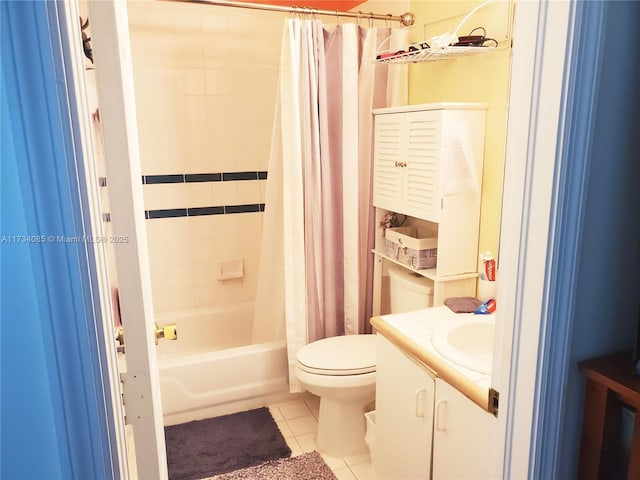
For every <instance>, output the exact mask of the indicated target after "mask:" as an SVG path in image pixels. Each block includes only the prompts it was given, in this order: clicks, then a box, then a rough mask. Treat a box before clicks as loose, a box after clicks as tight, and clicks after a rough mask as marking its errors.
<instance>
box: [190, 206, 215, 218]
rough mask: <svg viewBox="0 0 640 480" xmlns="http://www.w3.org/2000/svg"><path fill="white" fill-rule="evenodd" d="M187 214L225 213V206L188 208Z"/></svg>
mask: <svg viewBox="0 0 640 480" xmlns="http://www.w3.org/2000/svg"><path fill="white" fill-rule="evenodd" d="M187 215H188V216H189V217H196V216H199V215H224V207H198V208H187Z"/></svg>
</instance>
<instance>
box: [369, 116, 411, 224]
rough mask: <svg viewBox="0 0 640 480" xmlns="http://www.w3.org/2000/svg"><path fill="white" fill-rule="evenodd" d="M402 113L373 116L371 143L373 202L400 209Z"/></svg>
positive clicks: (388, 207) (403, 117)
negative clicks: (372, 147)
mask: <svg viewBox="0 0 640 480" xmlns="http://www.w3.org/2000/svg"><path fill="white" fill-rule="evenodd" d="M404 121H405V116H404V115H403V114H397V113H394V114H388V115H376V119H375V130H374V133H375V142H374V167H373V168H374V179H373V205H374V206H375V207H378V208H384V209H386V210H391V211H393V212H401V211H402V193H403V192H402V175H403V173H404V172H403V168H402V164H403V162H405V158H404V157H405V152H406V129H405V128H403V123H404Z"/></svg>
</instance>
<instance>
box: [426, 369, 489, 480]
mask: <svg viewBox="0 0 640 480" xmlns="http://www.w3.org/2000/svg"><path fill="white" fill-rule="evenodd" d="M496 428H497V419H496V417H495V416H493V415H492V414H491V413H489V412H487V411H485V410H483V409H482V408H480V407H479V406H478V405H476V404H475V403H473V402H472V401H471V400H469V399H468V398H467V397H465V396H464V395H463V394H462V393H461V392H459V391H458V390H456V389H455V388H453V387H452V386H451V385H449V384H448V383H447V382H445V381H443V380H441V379H439V378H437V379H436V398H435V410H434V422H433V479H434V480H445V479H449V480H459V479H464V478H468V479H474V480H485V479H486V480H492V479H494V478H496V476H495V465H494V458H493V456H492V449H493V448H494V444H493V441H494V439H495V438H496V437H497V435H496V433H497V432H496V431H495V429H496Z"/></svg>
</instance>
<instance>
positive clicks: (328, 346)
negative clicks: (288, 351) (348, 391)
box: [296, 334, 376, 375]
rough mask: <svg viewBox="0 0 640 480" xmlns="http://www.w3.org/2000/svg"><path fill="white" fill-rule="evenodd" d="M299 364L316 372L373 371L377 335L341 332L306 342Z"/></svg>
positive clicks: (355, 372)
mask: <svg viewBox="0 0 640 480" xmlns="http://www.w3.org/2000/svg"><path fill="white" fill-rule="evenodd" d="M296 360H297V361H298V366H299V367H300V368H301V369H302V370H304V371H306V372H309V373H315V374H318V375H361V374H364V373H371V372H375V371H376V336H375V335H370V334H363V335H340V336H338V337H330V338H323V339H322V340H318V341H315V342H312V343H310V344H308V345H305V346H304V347H302V348H301V349H300V350H298V353H297V355H296Z"/></svg>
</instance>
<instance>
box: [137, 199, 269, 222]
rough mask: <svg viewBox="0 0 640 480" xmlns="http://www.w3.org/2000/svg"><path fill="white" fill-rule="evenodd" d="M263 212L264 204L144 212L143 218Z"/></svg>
mask: <svg viewBox="0 0 640 480" xmlns="http://www.w3.org/2000/svg"><path fill="white" fill-rule="evenodd" d="M253 212H264V203H252V204H247V205H225V206H215V207H196V208H172V209H167V210H145V212H144V218H146V219H147V220H153V219H156V218H175V217H199V216H202V215H230V214H234V213H253Z"/></svg>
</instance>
